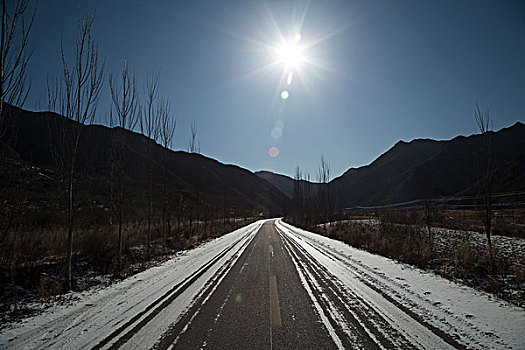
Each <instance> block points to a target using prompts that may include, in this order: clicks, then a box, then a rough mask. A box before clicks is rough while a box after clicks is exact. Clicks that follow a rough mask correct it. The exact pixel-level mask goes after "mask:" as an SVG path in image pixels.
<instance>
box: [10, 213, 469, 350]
mask: <svg viewBox="0 0 525 350" xmlns="http://www.w3.org/2000/svg"><path fill="white" fill-rule="evenodd" d="M261 225H262V226H261ZM308 235H310V236H308ZM308 237H310V238H308ZM317 239H318V238H317V236H316V235H311V234H307V235H306V236H305V235H304V233H301V230H298V229H296V228H294V227H292V226H288V225H285V224H283V223H281V222H279V221H276V220H268V221H265V222H257V223H254V224H251V225H248V226H246V227H244V228H242V229H240V230H237V231H235V232H232V233H231V234H229V235H226V236H223V237H221V238H218V239H216V240H213V241H210V242H208V243H206V244H203V245H201V246H199V247H197V248H195V249H193V250H191V251H187V252H185V253H184V254H183V255H182V256H180V257H179V258H175V259H172V260H170V261H168V262H166V263H165V264H163V265H162V266H159V267H158V268H153V269H150V270H148V271H145V272H144V273H142V274H139V275H137V276H134V277H132V278H129V279H127V280H125V281H123V282H122V283H120V284H116V285H114V286H111V287H108V288H107V289H103V290H100V291H99V292H96V291H95V292H94V294H93V295H92V296H89V295H87V296H85V297H84V298H83V299H82V298H80V299H79V301H77V302H75V303H71V304H66V305H64V306H63V307H56V308H54V309H53V310H52V311H51V310H50V312H47V313H45V314H43V315H42V316H41V317H36V318H35V319H30V320H27V321H25V322H24V324H23V325H21V326H20V327H15V328H13V329H11V330H10V331H9V332H5V333H3V335H1V336H0V348H3V346H2V344H4V345H5V346H7V348H12V349H41V348H46V349H47V348H48V349H66V348H67V349H147V348H155V349H301V350H304V349H449V348H462V346H461V345H460V344H458V342H457V341H456V339H455V338H453V337H451V336H449V335H447V334H445V333H443V331H440V330H438V329H436V328H434V327H432V326H431V325H429V324H428V323H426V322H425V320H423V319H422V318H421V316H418V315H416V314H414V313H413V312H412V311H410V310H409V309H407V308H406V307H405V306H403V305H401V304H400V302H399V297H403V295H405V294H400V295H398V296H397V299H395V298H393V297H392V293H393V292H394V293H395V292H396V291H395V290H382V288H385V287H386V285H383V287H381V284H378V283H371V281H370V280H369V276H370V275H372V271H374V273H373V274H376V275H378V274H379V275H380V276H385V278H387V279H388V276H386V275H385V272H384V271H376V270H375V268H372V267H370V266H368V265H366V264H362V263H361V261H360V260H356V259H355V258H354V257H352V256H350V255H348V254H346V255H345V253H344V252H343V251H340V250H338V249H335V248H333V247H331V246H330V245H323V244H320V243H319V242H318V241H316V240H317ZM363 272H364V273H363ZM392 278H396V277H395V276H391V277H390V280H391V279H392ZM390 285H395V286H398V287H399V284H397V282H396V283H395V284H392V283H390ZM401 287H402V286H401ZM396 288H397V287H396ZM406 291H407V292H406V293H408V292H409V289H406ZM403 293H405V292H403ZM412 297H413V298H418V297H420V296H419V294H418V295H412ZM396 300H397V301H396ZM432 315H433V317H437V316H436V314H432ZM472 327H474V326H472Z"/></svg>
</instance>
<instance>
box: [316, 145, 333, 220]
mask: <svg viewBox="0 0 525 350" xmlns="http://www.w3.org/2000/svg"><path fill="white" fill-rule="evenodd" d="M317 182H319V189H318V191H317V205H318V207H319V209H318V215H319V216H320V218H319V219H320V222H323V223H324V224H326V222H327V221H328V220H331V218H332V213H333V205H334V200H333V198H332V197H333V194H332V191H331V186H330V164H329V163H328V160H327V159H326V158H325V157H324V155H322V154H321V160H320V161H319V168H318V169H317ZM324 228H325V230H326V225H324Z"/></svg>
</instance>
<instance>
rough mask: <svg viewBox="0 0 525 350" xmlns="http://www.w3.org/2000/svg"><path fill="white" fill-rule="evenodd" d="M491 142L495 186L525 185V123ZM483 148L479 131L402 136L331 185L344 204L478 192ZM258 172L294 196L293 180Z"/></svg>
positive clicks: (505, 189)
mask: <svg viewBox="0 0 525 350" xmlns="http://www.w3.org/2000/svg"><path fill="white" fill-rule="evenodd" d="M492 145H493V150H494V159H495V163H494V179H495V180H494V191H495V192H510V191H519V190H525V125H523V124H522V123H519V122H517V123H516V124H514V125H513V126H511V127H508V128H504V129H502V130H500V131H498V132H492ZM483 152H484V149H483V141H482V138H481V136H480V135H472V136H469V137H464V136H458V137H456V138H454V139H452V140H447V141H436V140H430V139H416V140H413V141H410V142H404V141H399V142H398V143H396V144H395V145H394V146H393V147H392V148H391V149H390V150H388V151H387V152H385V153H384V154H382V155H381V156H380V157H378V158H377V159H376V160H374V161H373V162H372V163H371V164H369V165H367V166H362V167H359V168H350V169H348V170H347V171H346V172H345V173H344V174H343V175H341V176H339V177H337V178H335V179H333V180H332V181H331V182H330V184H331V186H332V188H333V190H334V191H335V193H336V197H337V199H338V206H339V207H340V208H346V207H351V206H358V205H361V206H375V205H387V204H394V203H400V202H405V201H410V200H416V199H427V198H428V199H431V198H440V197H448V196H456V195H471V194H476V193H477V182H478V180H479V178H480V174H481V171H480V169H481V167H482V164H483V163H482V160H481V156H482V154H483ZM256 174H257V175H258V176H260V177H262V178H264V179H265V180H267V181H269V182H270V183H272V184H273V185H274V186H275V187H277V188H278V189H279V190H281V191H282V192H283V193H284V194H286V195H287V196H288V197H290V198H291V197H292V194H293V184H294V179H292V178H290V177H288V176H285V175H280V174H274V173H272V172H269V171H259V172H257V173H256ZM313 186H314V187H315V186H316V184H315V183H314V184H313Z"/></svg>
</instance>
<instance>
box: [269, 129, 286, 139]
mask: <svg viewBox="0 0 525 350" xmlns="http://www.w3.org/2000/svg"><path fill="white" fill-rule="evenodd" d="M271 134H272V137H273V138H274V139H276V140H278V139H280V138H281V137H282V136H283V129H282V128H278V127H275V128H273V129H272V133H271Z"/></svg>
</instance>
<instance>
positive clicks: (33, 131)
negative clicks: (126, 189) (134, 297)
mask: <svg viewBox="0 0 525 350" xmlns="http://www.w3.org/2000/svg"><path fill="white" fill-rule="evenodd" d="M12 113H13V114H12V115H13V124H14V128H15V135H16V142H15V145H14V147H13V148H14V151H15V152H16V154H17V157H19V159H20V160H21V161H23V162H25V163H26V164H29V165H31V166H34V167H38V168H41V167H44V168H49V169H51V170H50V171H51V172H53V171H55V172H56V166H55V161H54V159H55V158H54V157H53V152H52V148H51V147H50V145H51V144H53V142H55V140H60V137H61V135H60V133H57V132H56V130H62V128H63V127H64V126H66V127H73V126H74V125H75V124H74V122H72V121H70V120H67V119H66V118H64V117H62V116H60V115H58V114H55V113H50V112H41V113H40V112H39V113H37V112H29V111H25V110H22V109H18V108H12ZM118 133H126V134H127V136H128V143H127V148H126V150H125V156H124V158H125V159H126V164H125V173H126V176H127V178H128V181H129V183H130V187H131V189H130V191H131V192H134V193H135V194H136V196H134V197H137V198H138V196H140V195H143V193H144V192H145V189H146V179H147V166H146V164H147V158H146V157H147V155H146V144H147V143H150V146H151V159H152V169H153V171H152V178H153V182H154V186H155V188H156V189H157V190H158V191H157V192H160V191H162V186H161V183H162V182H163V176H164V155H165V154H164V153H165V152H164V148H163V147H161V146H160V145H158V144H157V143H155V142H154V141H153V140H151V139H147V138H146V137H145V136H143V135H141V134H138V133H135V132H132V131H127V130H122V129H119V128H108V127H106V126H102V125H87V126H86V127H84V129H83V130H82V134H81V138H80V144H79V155H78V160H79V166H78V168H79V169H80V170H79V171H80V172H81V173H82V174H83V176H82V181H83V184H84V185H85V186H88V188H84V189H83V190H84V192H89V193H90V194H91V195H92V196H94V195H98V196H99V197H103V196H106V197H107V192H108V189H109V185H108V183H109V181H110V179H109V177H110V166H111V154H112V152H111V150H112V137H114V136H115V135H118ZM166 164H167V174H168V175H167V176H168V178H169V183H170V184H171V185H172V186H173V187H174V189H175V191H176V192H178V193H183V194H184V193H185V194H188V193H193V194H195V193H196V194H198V195H199V196H200V197H206V198H207V200H208V201H214V202H219V204H220V205H221V206H227V207H230V208H232V210H233V209H237V210H239V211H245V212H246V211H253V210H255V211H257V212H261V211H262V212H267V213H270V214H274V215H277V214H280V213H282V211H283V208H284V207H285V206H286V203H287V201H288V198H287V197H286V196H285V195H284V194H283V193H281V192H280V191H279V190H278V189H276V188H275V187H273V186H272V185H271V184H269V183H268V182H267V181H265V180H263V179H261V178H260V177H258V176H256V175H255V174H253V173H252V172H250V171H248V170H246V169H243V168H241V167H238V166H235V165H227V164H222V163H220V162H218V161H216V160H214V159H211V158H209V157H206V156H203V155H200V154H196V153H187V152H184V151H172V150H170V151H169V152H168V155H167V157H166ZM53 169H55V170H53ZM87 182H89V184H88V183H87ZM28 186H29V185H28ZM26 187H27V186H26ZM39 191H42V189H39ZM132 197H133V196H132Z"/></svg>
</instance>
